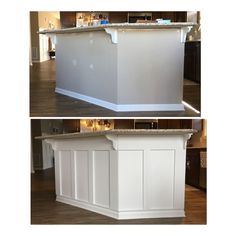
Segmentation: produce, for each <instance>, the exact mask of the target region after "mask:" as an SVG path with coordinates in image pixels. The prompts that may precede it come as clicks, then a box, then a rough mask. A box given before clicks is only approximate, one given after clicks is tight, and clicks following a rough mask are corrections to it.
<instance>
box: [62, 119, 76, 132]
mask: <svg viewBox="0 0 236 236" xmlns="http://www.w3.org/2000/svg"><path fill="white" fill-rule="evenodd" d="M63 132H64V133H73V132H80V120H74V119H73V120H70V119H66V120H63Z"/></svg>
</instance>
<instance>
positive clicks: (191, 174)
mask: <svg viewBox="0 0 236 236" xmlns="http://www.w3.org/2000/svg"><path fill="white" fill-rule="evenodd" d="M199 177H200V154H199V152H198V149H188V150H187V154H186V179H185V182H186V184H189V185H191V186H194V187H199Z"/></svg>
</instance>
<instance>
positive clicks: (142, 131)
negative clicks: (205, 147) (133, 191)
mask: <svg viewBox="0 0 236 236" xmlns="http://www.w3.org/2000/svg"><path fill="white" fill-rule="evenodd" d="M196 132H197V131H196V130H194V129H156V130H153V129H136V130H135V129H114V130H107V131H97V132H83V133H79V132H77V133H67V134H56V135H45V136H39V137H35V139H72V138H83V137H95V136H103V135H179V134H191V133H196Z"/></svg>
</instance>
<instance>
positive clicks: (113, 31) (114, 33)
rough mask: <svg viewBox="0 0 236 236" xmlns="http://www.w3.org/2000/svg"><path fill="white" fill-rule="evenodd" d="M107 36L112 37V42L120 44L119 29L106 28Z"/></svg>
mask: <svg viewBox="0 0 236 236" xmlns="http://www.w3.org/2000/svg"><path fill="white" fill-rule="evenodd" d="M104 29H105V31H106V33H107V34H110V35H111V41H112V43H114V44H117V43H118V32H117V29H112V28H104Z"/></svg>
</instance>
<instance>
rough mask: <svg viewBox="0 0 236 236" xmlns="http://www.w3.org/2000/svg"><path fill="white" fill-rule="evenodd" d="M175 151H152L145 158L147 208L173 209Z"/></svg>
mask: <svg viewBox="0 0 236 236" xmlns="http://www.w3.org/2000/svg"><path fill="white" fill-rule="evenodd" d="M174 165H175V152H174V150H150V151H149V152H147V156H145V186H146V189H145V206H146V208H147V209H148V210H150V209H173V207H174V206H173V201H174V195H173V194H174Z"/></svg>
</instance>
